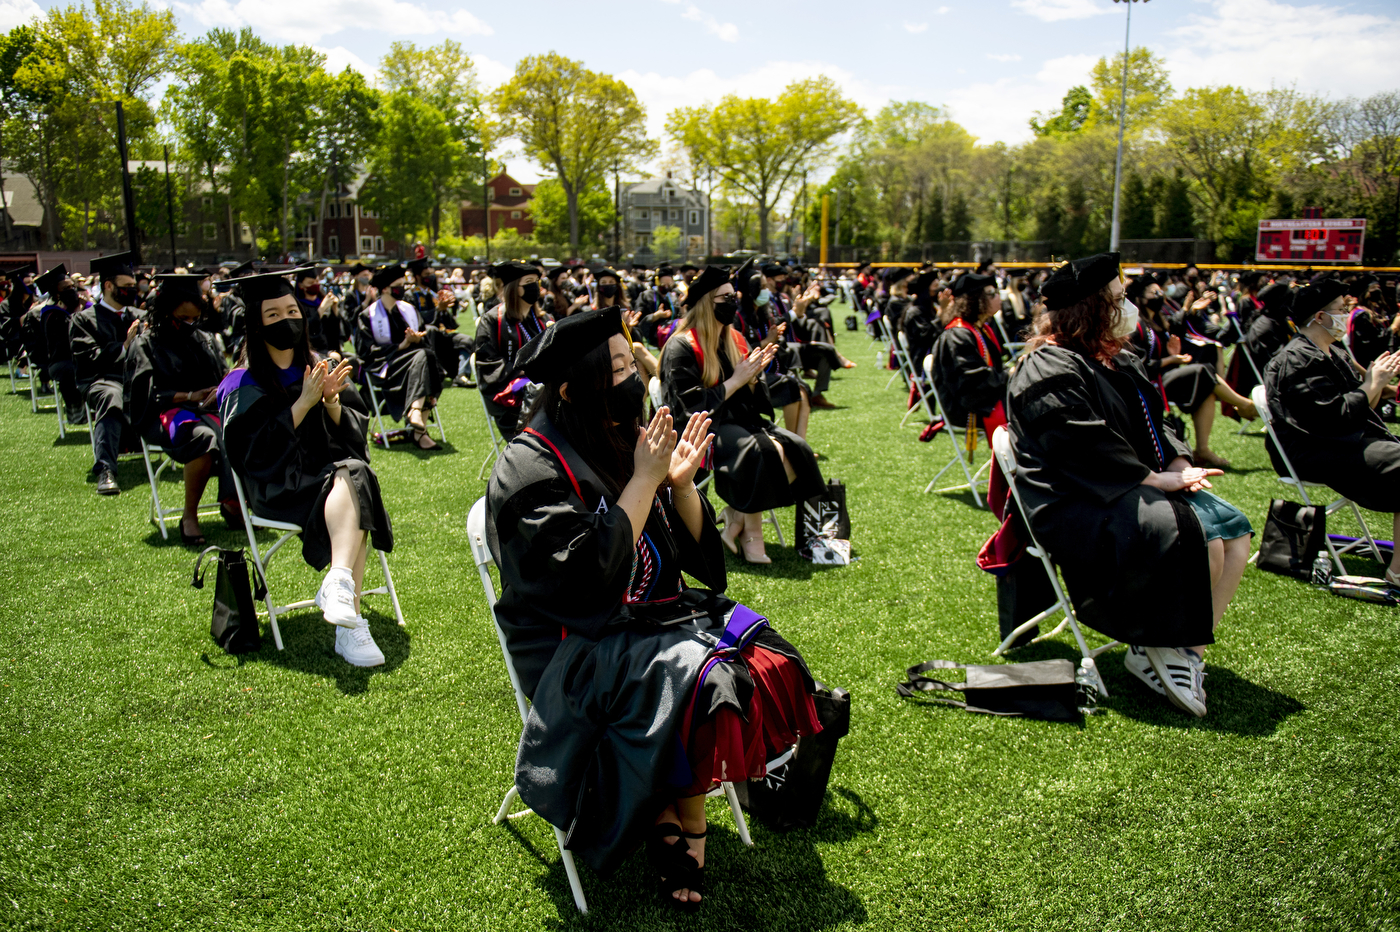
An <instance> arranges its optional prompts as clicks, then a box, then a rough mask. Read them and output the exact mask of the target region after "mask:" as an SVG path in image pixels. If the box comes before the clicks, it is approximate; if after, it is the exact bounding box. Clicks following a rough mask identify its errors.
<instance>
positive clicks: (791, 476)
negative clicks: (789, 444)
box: [773, 443, 797, 484]
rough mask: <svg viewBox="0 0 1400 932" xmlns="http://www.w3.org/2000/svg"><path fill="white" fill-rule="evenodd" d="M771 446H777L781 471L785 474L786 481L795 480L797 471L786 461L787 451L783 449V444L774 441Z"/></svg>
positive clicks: (791, 481)
mask: <svg viewBox="0 0 1400 932" xmlns="http://www.w3.org/2000/svg"><path fill="white" fill-rule="evenodd" d="M773 446H775V447H777V448H778V458H779V459H781V460H782V461H783V472H784V473H785V474H786V475H787V481H788V482H789V484H791V483H793V482H796V481H797V471H796V470H794V469H793V468H792V464H791V463H789V462H788V458H787V453H786V452H784V451H783V445H782V444H781V443H775V444H773Z"/></svg>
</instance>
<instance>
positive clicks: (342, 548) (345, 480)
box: [326, 467, 365, 570]
mask: <svg viewBox="0 0 1400 932" xmlns="http://www.w3.org/2000/svg"><path fill="white" fill-rule="evenodd" d="M326 530H327V531H329V532H330V536H331V565H332V566H344V567H348V568H349V569H351V570H353V569H354V568H355V563H356V561H357V560H359V562H360V564H361V566H362V567H363V564H364V557H363V550H364V541H365V532H364V531H362V530H360V498H359V496H358V495H356V494H355V490H354V487H353V486H352V485H351V484H350V470H348V469H345V468H343V467H342V468H340V469H337V470H336V473H335V485H333V486H332V487H331V494H330V495H327V496H326Z"/></svg>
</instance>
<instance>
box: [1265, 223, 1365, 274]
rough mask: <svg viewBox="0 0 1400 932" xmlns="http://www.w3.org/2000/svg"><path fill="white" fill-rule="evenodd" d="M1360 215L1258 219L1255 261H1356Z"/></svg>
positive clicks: (1358, 258) (1360, 240)
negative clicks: (1334, 218)
mask: <svg viewBox="0 0 1400 932" xmlns="http://www.w3.org/2000/svg"><path fill="white" fill-rule="evenodd" d="M1365 239H1366V221H1365V219H1364V218H1357V219H1352V220H1323V219H1322V218H1321V217H1313V218H1309V219H1307V220H1260V221H1259V240H1258V245H1257V246H1256V247H1255V250H1254V261H1256V262H1299V263H1313V262H1358V263H1359V262H1360V261H1361V246H1362V244H1363V243H1364V241H1365Z"/></svg>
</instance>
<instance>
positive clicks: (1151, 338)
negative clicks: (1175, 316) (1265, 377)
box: [1128, 318, 1248, 414]
mask: <svg viewBox="0 0 1400 932" xmlns="http://www.w3.org/2000/svg"><path fill="white" fill-rule="evenodd" d="M1169 336H1171V334H1170V333H1168V332H1167V331H1166V330H1165V329H1163V328H1162V327H1160V326H1157V325H1155V324H1151V323H1148V322H1147V319H1146V318H1143V319H1142V320H1140V321H1138V326H1137V329H1136V330H1134V331H1133V335H1132V336H1131V337H1130V338H1129V340H1128V349H1129V350H1131V351H1132V352H1133V353H1134V354H1135V355H1136V356H1137V357H1138V359H1139V360H1140V361H1141V362H1142V368H1143V371H1144V372H1146V373H1147V378H1148V380H1149V381H1152V382H1156V383H1157V384H1158V385H1159V386H1160V387H1161V389H1162V391H1165V392H1166V395H1167V400H1168V401H1170V402H1171V403H1172V404H1174V405H1176V406H1177V407H1178V408H1180V409H1181V410H1182V411H1184V412H1185V413H1187V414H1195V413H1196V411H1198V410H1199V409H1200V407H1201V405H1203V404H1205V403H1206V402H1207V401H1210V400H1211V399H1212V398H1213V397H1214V396H1215V367H1214V366H1210V365H1204V364H1202V363H1194V362H1189V363H1177V364H1176V365H1172V366H1168V365H1164V364H1163V362H1162V360H1163V359H1165V358H1166V355H1167V338H1168V337H1169ZM1181 342H1182V346H1185V345H1186V341H1185V340H1182V341H1181ZM1247 391H1248V389H1246V392H1247Z"/></svg>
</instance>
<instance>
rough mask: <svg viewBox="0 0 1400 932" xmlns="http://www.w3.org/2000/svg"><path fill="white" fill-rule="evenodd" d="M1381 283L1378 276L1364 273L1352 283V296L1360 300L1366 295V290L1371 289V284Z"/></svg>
mask: <svg viewBox="0 0 1400 932" xmlns="http://www.w3.org/2000/svg"><path fill="white" fill-rule="evenodd" d="M1379 283H1380V279H1379V278H1377V277H1376V276H1374V275H1363V276H1361V277H1360V278H1358V279H1357V280H1356V281H1354V282H1352V283H1351V296H1352V297H1353V298H1356V299H1358V300H1359V299H1361V298H1364V297H1366V292H1367V291H1369V290H1370V289H1371V286H1372V285H1375V284H1379Z"/></svg>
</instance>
